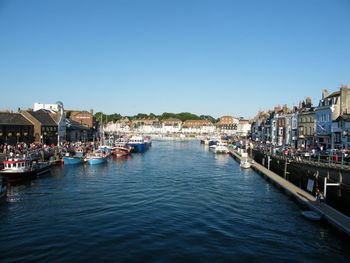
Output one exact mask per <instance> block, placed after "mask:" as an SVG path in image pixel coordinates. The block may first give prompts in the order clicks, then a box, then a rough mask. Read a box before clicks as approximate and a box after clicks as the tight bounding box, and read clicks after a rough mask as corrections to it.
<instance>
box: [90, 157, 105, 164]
mask: <svg viewBox="0 0 350 263" xmlns="http://www.w3.org/2000/svg"><path fill="white" fill-rule="evenodd" d="M86 162H87V163H88V164H101V163H105V162H107V158H106V157H104V158H88V159H87V160H86Z"/></svg>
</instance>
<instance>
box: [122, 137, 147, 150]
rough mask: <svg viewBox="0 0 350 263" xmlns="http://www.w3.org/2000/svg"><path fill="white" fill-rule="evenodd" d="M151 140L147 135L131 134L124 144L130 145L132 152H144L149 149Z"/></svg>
mask: <svg viewBox="0 0 350 263" xmlns="http://www.w3.org/2000/svg"><path fill="white" fill-rule="evenodd" d="M151 144H152V142H151V139H150V138H149V137H144V136H132V137H131V138H130V140H129V141H128V142H127V144H126V146H130V147H132V149H133V151H134V152H144V151H147V150H148V149H149V147H150V146H151Z"/></svg>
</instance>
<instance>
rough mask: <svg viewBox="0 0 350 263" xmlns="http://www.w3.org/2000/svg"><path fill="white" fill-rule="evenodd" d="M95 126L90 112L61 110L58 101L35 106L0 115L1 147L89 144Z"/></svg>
mask: <svg viewBox="0 0 350 263" xmlns="http://www.w3.org/2000/svg"><path fill="white" fill-rule="evenodd" d="M97 125H98V124H97V123H96V120H95V118H94V116H93V114H92V112H88V111H75V110H64V108H63V104H62V103H61V102H58V103H56V104H41V103H35V104H34V108H33V109H30V110H20V109H19V110H18V112H9V111H5V112H0V144H4V143H8V144H16V143H18V142H25V143H32V142H37V143H43V144H55V145H57V144H58V143H60V142H65V141H72V142H75V141H89V140H92V139H93V136H95V133H96V130H97Z"/></svg>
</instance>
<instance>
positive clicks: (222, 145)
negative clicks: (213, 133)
mask: <svg viewBox="0 0 350 263" xmlns="http://www.w3.org/2000/svg"><path fill="white" fill-rule="evenodd" d="M212 148H213V149H214V151H215V153H228V148H227V142H225V141H218V143H217V144H216V145H215V146H214V145H212Z"/></svg>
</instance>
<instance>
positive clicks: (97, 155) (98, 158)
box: [85, 150, 108, 164]
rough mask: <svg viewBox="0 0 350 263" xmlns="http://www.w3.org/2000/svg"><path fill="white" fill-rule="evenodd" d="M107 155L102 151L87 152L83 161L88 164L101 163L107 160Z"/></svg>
mask: <svg viewBox="0 0 350 263" xmlns="http://www.w3.org/2000/svg"><path fill="white" fill-rule="evenodd" d="M107 157H108V155H106V154H104V153H103V152H102V151H98V150H97V151H94V152H92V153H89V154H88V155H87V156H86V157H85V161H86V162H87V163H88V164H102V163H105V162H107Z"/></svg>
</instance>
